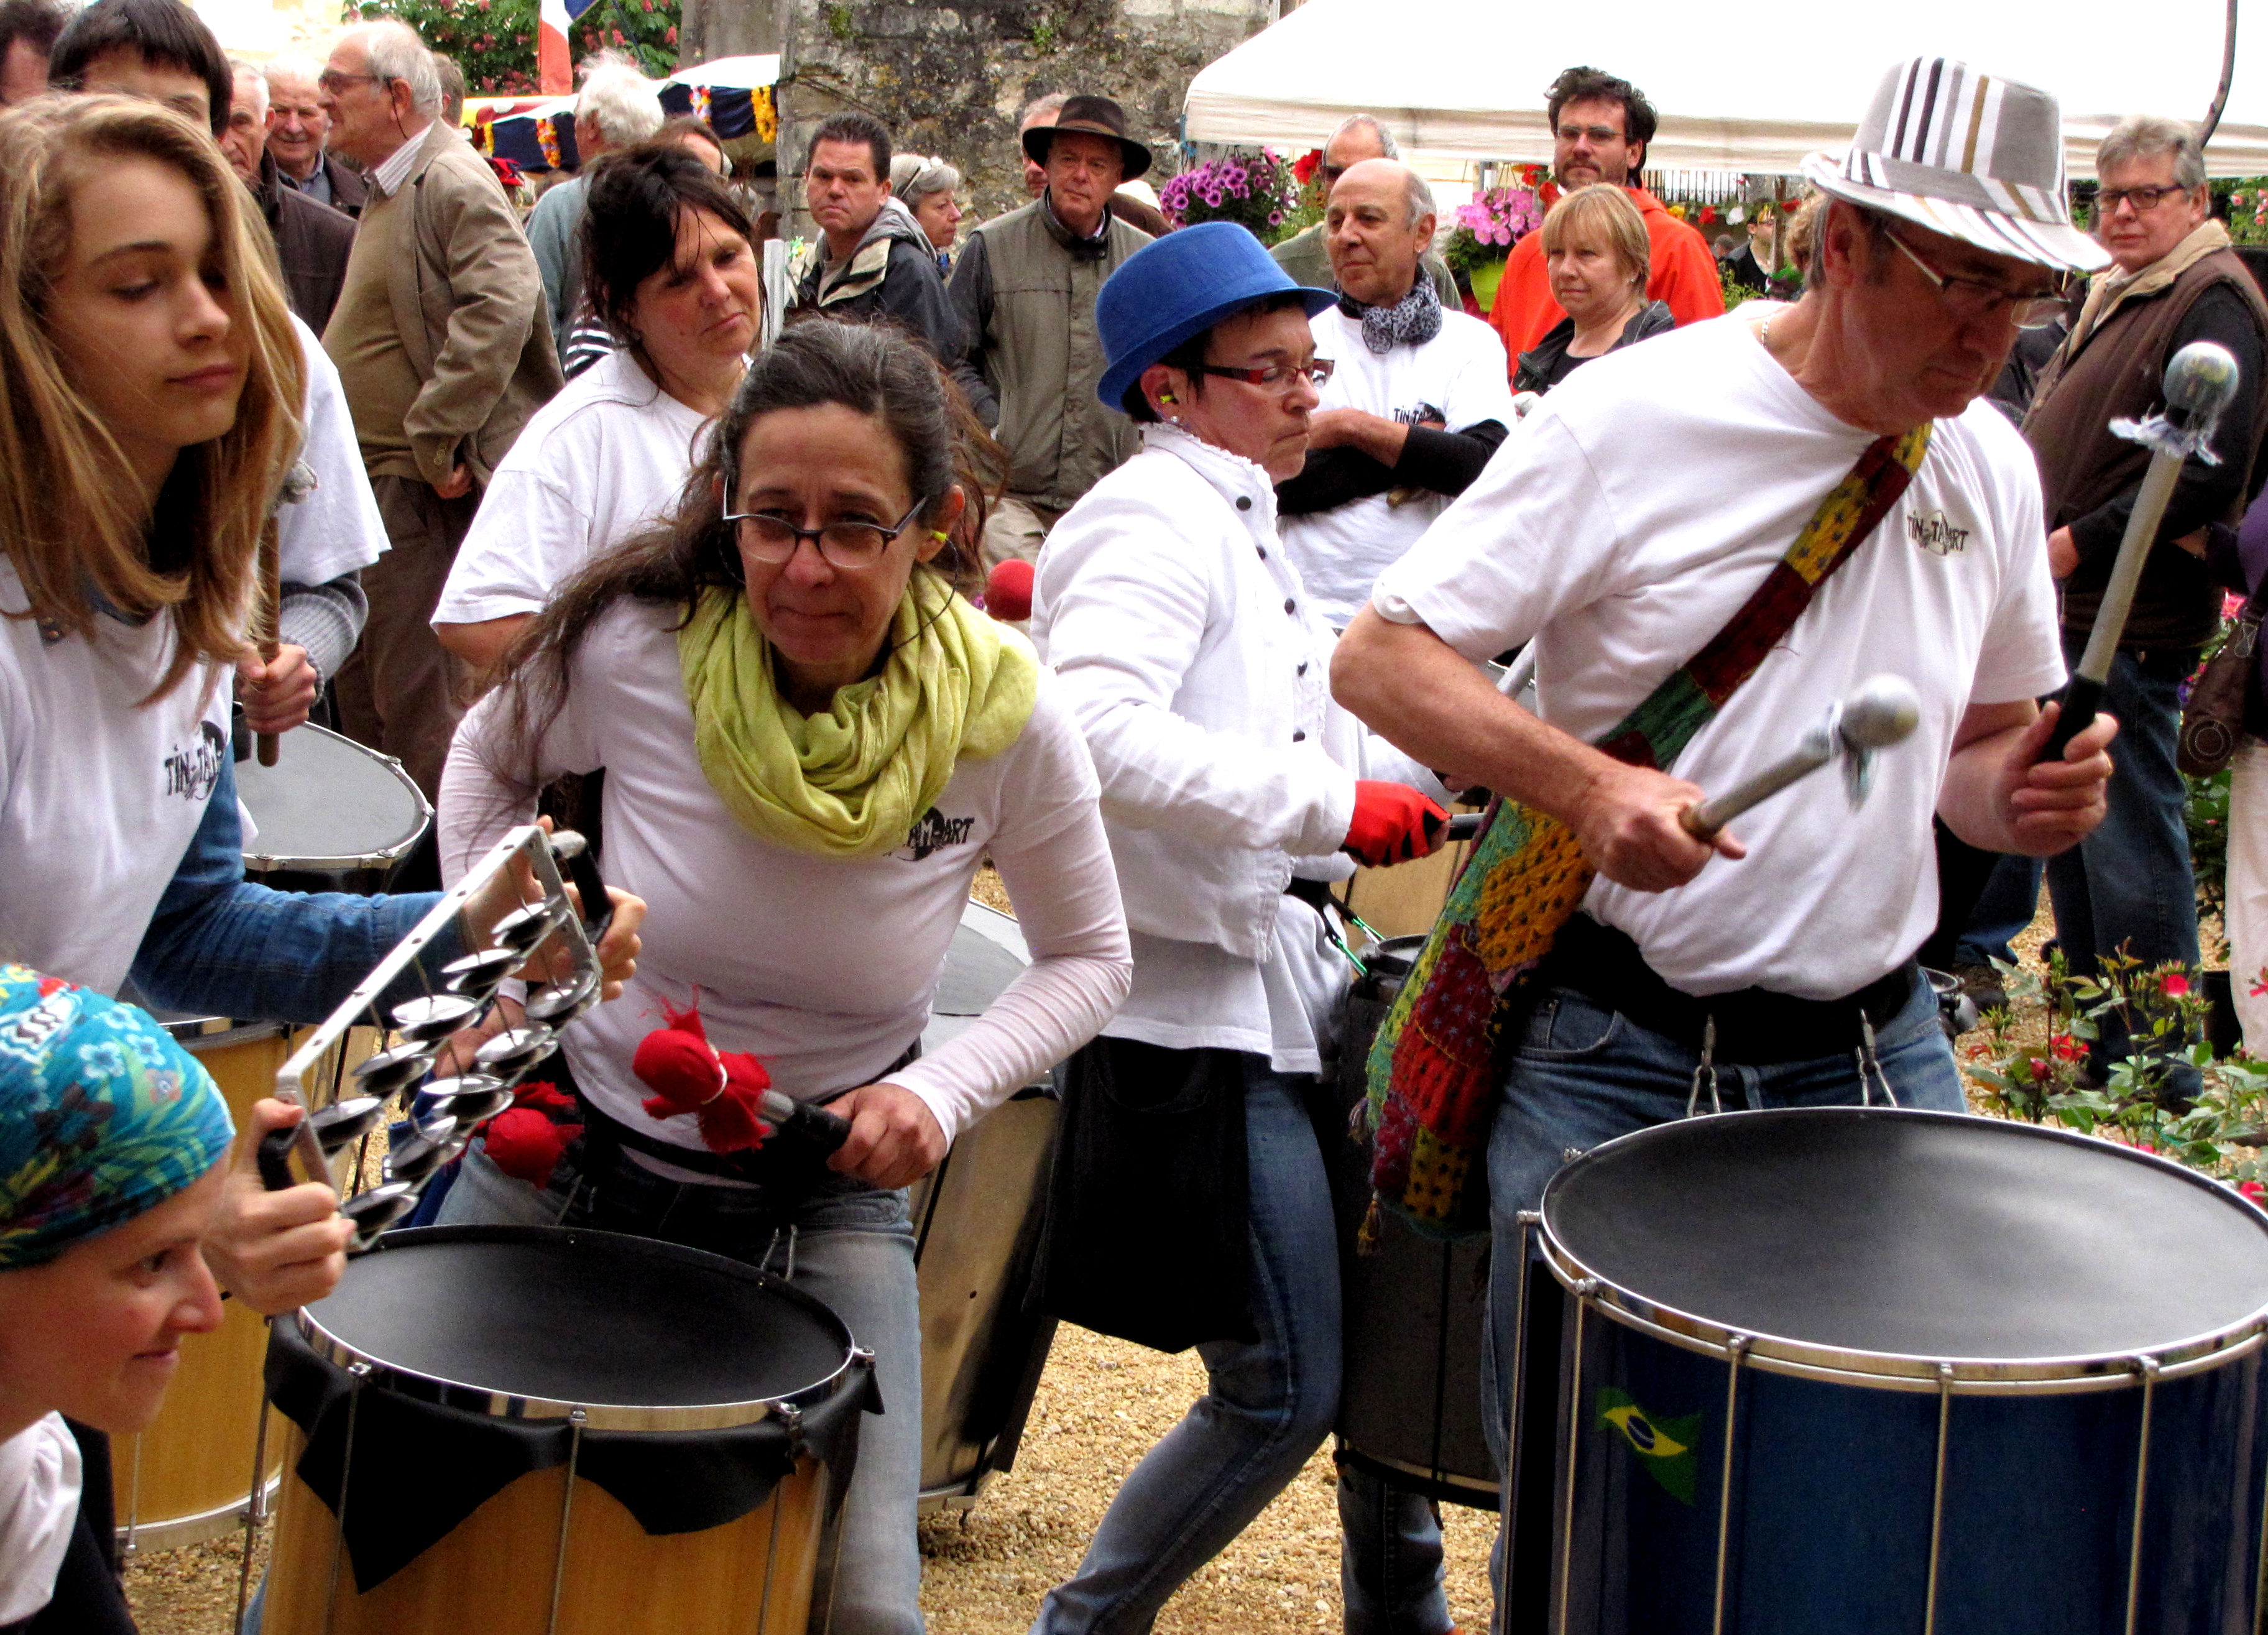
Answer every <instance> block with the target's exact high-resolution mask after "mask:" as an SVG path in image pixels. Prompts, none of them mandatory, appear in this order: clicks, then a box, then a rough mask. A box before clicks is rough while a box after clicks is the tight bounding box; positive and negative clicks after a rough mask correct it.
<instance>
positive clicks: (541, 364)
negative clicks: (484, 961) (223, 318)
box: [318, 22, 560, 796]
mask: <svg viewBox="0 0 2268 1635" xmlns="http://www.w3.org/2000/svg"><path fill="white" fill-rule="evenodd" d="M318 84H319V86H320V90H321V93H322V99H323V108H324V111H325V112H326V113H327V114H329V115H330V118H331V132H330V145H331V147H332V149H333V150H334V151H336V152H338V153H340V154H342V156H344V157H345V158H350V159H352V160H354V161H355V162H356V163H357V164H359V165H361V166H364V167H365V169H366V170H367V171H368V172H369V173H370V180H371V195H370V203H368V205H367V206H365V209H364V211H363V216H362V226H361V230H360V231H359V232H357V234H356V237H355V246H354V254H352V256H351V257H350V258H349V260H348V261H347V273H346V284H345V286H344V287H343V288H342V290H341V291H340V292H339V304H338V307H337V310H336V311H335V313H333V314H332V318H331V322H330V327H329V328H328V329H327V330H325V331H324V334H323V347H324V350H326V351H328V352H329V353H330V355H331V357H332V360H333V361H334V362H335V363H336V364H337V365H338V366H339V373H340V375H341V377H342V379H344V381H345V384H346V390H347V398H348V401H350V403H351V404H352V405H353V408H354V420H355V435H356V437H357V440H358V441H359V442H360V444H361V446H362V456H363V460H364V463H365V465H366V466H367V467H368V468H369V471H370V480H371V489H372V492H373V493H375V494H376V495H377V497H378V506H379V513H380V514H381V515H382V516H383V517H384V518H385V519H386V531H387V538H388V539H389V540H391V541H392V542H393V549H391V550H389V551H388V552H387V555H386V556H385V557H384V558H383V559H381V560H380V561H379V562H378V563H375V564H374V565H373V566H372V567H371V568H370V569H369V570H368V571H366V572H365V574H364V576H363V588H364V590H365V593H367V594H368V596H369V598H370V623H369V625H368V626H367V627H366V629H365V631H364V634H363V642H362V647H361V649H360V651H359V652H357V653H356V654H355V656H354V658H353V659H350V661H349V662H348V664H347V666H346V667H345V668H344V669H343V670H342V671H341V672H340V673H339V676H338V688H337V699H338V707H339V718H340V723H341V725H343V726H344V727H345V729H346V730H347V731H348V733H350V734H352V735H353V736H354V737H355V738H357V739H358V740H361V741H362V742H364V743H365V744H368V745H370V746H371V747H372V748H375V749H379V750H383V751H384V752H385V753H387V755H395V756H398V757H399V758H400V759H401V762H402V764H403V766H404V767H405V768H406V769H407V770H409V775H410V776H411V777H414V778H416V780H417V784H418V787H419V788H421V789H423V790H424V792H426V794H427V795H428V796H431V795H433V794H435V793H436V792H438V789H439V786H440V781H441V762H442V758H443V756H444V755H446V754H447V753H448V748H449V739H450V735H451V734H452V733H454V731H455V730H456V725H457V718H458V716H459V715H460V714H461V713H462V711H463V708H464V703H465V698H466V689H467V687H468V681H469V677H468V674H467V673H466V670H465V667H464V665H463V663H462V661H461V660H460V659H455V658H453V656H451V655H450V654H449V653H448V652H446V650H445V649H444V648H443V647H442V646H441V644H440V643H439V642H438V640H436V639H435V637H434V635H433V631H432V628H431V625H430V624H429V623H428V621H429V620H430V619H431V617H432V615H433V605H434V603H435V601H436V600H438V597H439V595H440V591H441V584H442V581H443V580H444V579H446V578H447V577H448V572H449V564H450V563H451V562H452V561H453V559H454V558H455V556H456V554H457V546H458V543H459V541H461V540H462V539H463V538H464V536H465V530H466V529H467V528H468V527H469V526H470V525H471V523H472V519H473V513H474V512H475V510H476V509H477V508H478V506H479V504H480V496H481V490H482V488H483V487H484V486H485V485H486V483H487V482H488V478H489V474H490V472H491V471H493V470H494V469H495V468H496V465H497V461H498V460H502V459H503V458H504V453H505V451H506V450H508V449H509V448H511V446H512V439H513V438H516V437H518V436H519V429H520V427H521V426H523V425H525V424H526V423H527V417H528V416H530V415H532V414H533V413H534V412H535V410H536V409H537V408H538V407H539V406H541V403H542V402H543V401H544V400H545V399H546V398H548V397H549V396H550V395H551V394H552V393H554V392H556V391H557V390H558V389H559V383H560V377H559V360H558V356H557V353H556V350H554V348H553V345H552V339H551V325H550V321H549V316H548V314H547V313H546V310H545V305H544V298H543V280H542V277H541V274H540V273H539V272H538V271H537V269H536V265H535V256H534V252H533V251H531V250H530V249H529V248H528V246H527V238H526V236H525V235H524V234H523V233H522V232H521V231H520V226H519V217H518V216H517V215H516V214H515V212H514V211H513V210H512V204H511V203H510V201H509V200H507V199H506V198H505V197H504V189H503V188H502V187H501V186H500V185H498V183H497V179H496V176H495V174H494V173H493V172H491V171H490V169H489V166H488V163H487V161H486V160H484V159H482V158H481V157H480V155H479V154H477V153H475V152H474V151H473V150H472V149H471V147H470V146H468V144H466V143H465V141H464V140H463V138H462V137H461V136H459V135H458V134H457V132H456V131H455V130H454V129H452V128H451V127H450V126H449V125H448V124H447V122H445V121H443V120H442V119H441V118H440V117H439V114H440V109H441V85H440V81H439V78H438V76H437V75H436V73H435V71H434V68H433V59H432V54H431V52H429V51H427V50H426V48H425V47H424V44H423V42H422V41H420V40H419V39H418V38H417V36H416V33H413V32H411V30H410V29H409V28H408V27H407V26H404V25H402V24H401V23H396V22H382V23H372V24H368V25H365V26H362V27H359V28H354V29H350V30H349V31H348V32H347V33H345V34H343V35H342V36H341V37H340V40H339V42H338V44H337V45H336V46H335V47H334V48H332V51H331V56H330V61H329V63H328V64H327V65H326V66H325V68H324V70H323V73H322V77H321V78H320V81H319V82H318Z"/></svg>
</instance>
